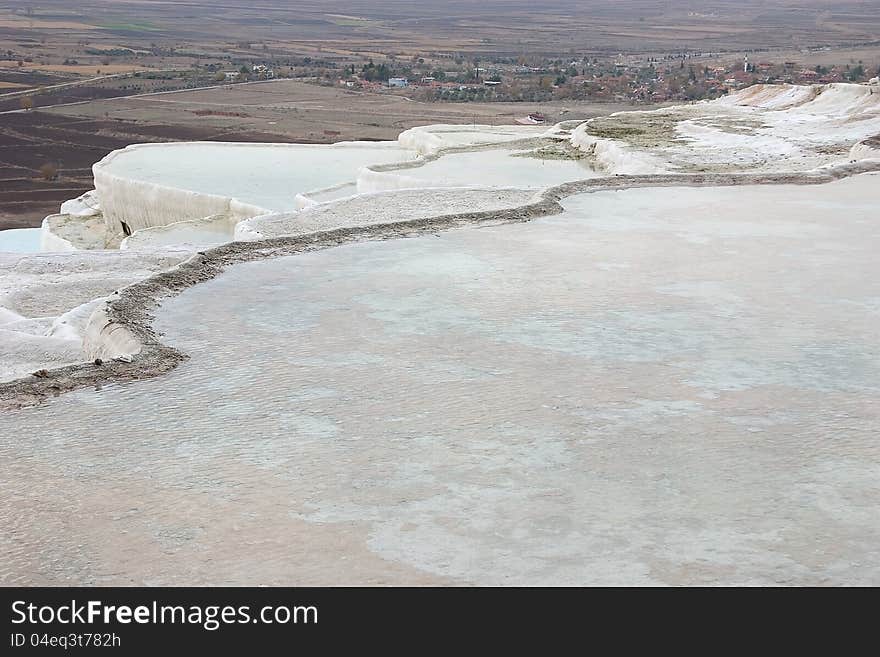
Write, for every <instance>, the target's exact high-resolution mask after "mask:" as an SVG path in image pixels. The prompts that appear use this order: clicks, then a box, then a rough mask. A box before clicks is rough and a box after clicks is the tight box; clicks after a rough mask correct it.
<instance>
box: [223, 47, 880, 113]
mask: <svg viewBox="0 0 880 657" xmlns="http://www.w3.org/2000/svg"><path fill="white" fill-rule="evenodd" d="M719 61H720V58H716V59H715V61H714V62H712V57H711V54H706V53H699V54H682V55H664V56H663V57H656V58H655V57H636V56H624V55H619V56H618V57H616V58H606V59H599V58H597V57H593V58H590V57H583V58H580V59H573V58H572V59H567V58H566V59H554V60H545V61H539V62H534V61H531V62H528V61H524V60H518V61H503V60H502V61H493V62H481V61H479V60H472V59H467V58H453V57H449V58H448V59H446V60H443V59H441V60H440V61H439V65H438V59H437V58H436V57H433V58H430V59H428V60H427V61H426V60H425V59H423V58H412V59H406V60H403V59H396V58H389V59H388V60H386V61H383V62H381V63H376V62H374V61H372V60H368V61H366V62H363V63H360V64H346V65H344V66H341V65H339V64H338V63H337V62H321V61H312V60H308V58H306V61H303V62H300V63H299V65H296V64H294V65H292V66H291V65H289V64H290V63H288V65H287V66H284V65H283V64H282V65H281V66H271V65H266V64H255V65H254V64H252V65H250V66H243V67H242V69H241V71H233V72H226V73H225V76H226V81H227V82H235V81H241V80H253V79H268V78H273V77H276V76H278V77H297V78H301V79H303V80H306V81H309V82H312V83H315V84H321V85H333V86H341V87H345V88H348V89H355V90H361V91H369V92H390V93H400V94H404V95H406V96H408V97H411V98H413V99H414V100H420V101H424V102H444V101H445V102H469V101H480V102H491V101H498V102H518V101H525V102H543V101H549V100H581V99H582V100H591V101H610V102H628V103H635V104H641V103H644V104H653V103H663V102H670V101H689V100H702V99H711V98H717V97H719V96H722V95H724V94H727V93H729V92H730V91H731V90H734V89H738V88H740V87H745V86H749V85H751V84H756V83H790V84H812V83H830V82H862V81H867V80H868V79H870V78H873V77H875V76H877V75H878V71H876V70H869V69H868V68H867V67H866V66H865V65H864V64H863V63H862V62H858V61H854V62H851V63H846V64H841V65H836V66H829V67H824V66H815V67H812V68H805V67H804V66H803V65H801V64H798V63H797V62H794V61H783V62H774V61H768V60H764V59H758V60H754V61H751V60H750V59H749V58H748V56H746V57H745V58H743V59H741V60H733V61H729V62H726V63H723V64H721V63H718V62H719Z"/></svg>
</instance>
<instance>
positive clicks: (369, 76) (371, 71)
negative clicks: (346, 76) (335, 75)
mask: <svg viewBox="0 0 880 657" xmlns="http://www.w3.org/2000/svg"><path fill="white" fill-rule="evenodd" d="M352 68H354V67H352ZM392 76H393V74H392V71H391V69H390V68H388V66H387V65H386V64H384V63H383V64H379V65H378V66H376V65H375V64H374V63H373V60H372V59H371V60H370V61H369V63H367V64H364V66H363V68H362V69H361V77H362V78H363V79H364V80H369V81H370V82H374V81H376V82H387V81H388V78H390V77H392Z"/></svg>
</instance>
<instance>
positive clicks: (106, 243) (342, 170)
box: [0, 84, 880, 379]
mask: <svg viewBox="0 0 880 657" xmlns="http://www.w3.org/2000/svg"><path fill="white" fill-rule="evenodd" d="M878 134H880V86H878V85H876V84H873V85H871V84H869V85H854V84H834V85H825V86H813V87H795V86H784V85H783V86H761V85H759V86H755V87H750V88H748V89H745V90H742V91H739V92H736V93H734V94H731V95H730V96H727V97H725V98H722V99H719V100H716V101H712V102H703V103H695V104H693V105H686V106H677V107H669V108H663V109H660V110H653V111H647V112H624V113H618V114H613V115H610V116H607V117H600V118H598V119H593V120H590V121H587V122H584V123H581V124H576V123H575V124H573V123H570V122H566V123H563V124H559V125H557V126H552V127H543V126H486V125H474V126H458V125H436V126H423V127H417V128H412V129H410V130H406V131H404V132H402V133H401V134H400V136H399V137H398V140H397V141H396V142H381V143H372V142H347V143H340V144H335V145H330V146H320V145H297V144H226V143H214V142H210V143H204V142H198V143H170V144H140V145H134V146H130V147H128V148H126V149H123V150H120V151H116V152H114V153H111V154H110V155H108V156H107V157H106V158H104V160H102V161H101V162H99V163H97V164H96V165H95V166H94V173H95V188H96V189H95V190H94V191H92V192H89V193H87V194H84V195H83V196H81V197H80V198H78V199H73V200H70V201H67V202H65V203H64V204H62V206H61V208H60V212H59V213H58V214H55V215H51V216H49V217H47V218H46V219H45V220H44V222H43V227H42V230H41V233H40V234H41V247H42V250H43V251H47V252H55V253H57V254H58V255H56V256H53V258H52V259H51V260H50V262H52V263H53V264H52V266H57V267H58V271H59V272H61V271H63V270H65V269H67V268H70V267H72V268H74V270H75V271H76V272H77V274H76V276H74V277H73V278H72V279H71V280H80V279H81V278H82V279H89V280H91V279H94V281H93V282H89V283H86V282H84V280H83V282H81V285H82V286H83V289H86V290H93V291H94V294H93V296H88V295H86V298H81V296H82V295H79V294H75V295H73V296H72V297H71V298H70V299H69V300H68V301H67V302H66V304H65V305H64V306H63V307H61V308H57V309H56V308H55V306H56V305H57V304H55V302H54V301H53V302H52V303H50V304H49V305H50V306H52V307H53V310H52V311H48V310H46V309H40V310H37V309H36V308H34V309H32V310H31V311H24V312H23V313H22V309H21V308H20V307H19V305H17V303H16V302H15V301H9V299H10V297H9V293H10V290H15V289H16V286H19V285H21V284H22V280H21V279H20V278H19V274H18V273H17V271H16V269H15V267H13V266H12V261H10V260H3V261H2V262H0V266H2V267H3V271H2V273H0V283H2V285H3V287H2V288H0V290H3V289H5V290H6V295H7V296H6V297H2V298H0V322H2V323H3V325H4V327H5V328H4V334H3V335H4V340H3V348H4V351H5V353H7V354H8V355H9V357H8V358H7V361H6V362H7V363H11V364H12V365H10V366H9V367H8V368H7V369H6V370H5V372H4V373H3V378H7V379H8V378H14V377H16V376H20V375H21V374H22V373H27V371H28V368H30V367H32V365H33V364H34V363H39V362H40V360H41V357H39V351H38V350H35V347H34V345H35V344H36V345H38V344H39V343H40V341H41V340H43V339H45V340H46V342H45V351H44V354H45V358H43V362H44V363H45V364H46V365H50V364H53V363H59V362H72V361H75V360H76V359H77V358H81V357H82V354H83V352H82V351H77V348H76V345H75V344H65V345H60V346H59V345H58V344H56V343H53V342H51V340H56V339H57V336H55V335H54V334H51V331H50V324H51V321H52V320H53V319H54V318H57V317H59V316H60V315H61V314H62V313H64V312H66V311H72V310H73V309H74V308H76V307H78V306H80V305H81V304H84V303H87V302H89V301H91V300H92V299H93V298H95V297H96V296H104V295H107V294H110V293H112V292H113V291H114V290H115V289H116V287H117V286H118V284H119V283H120V282H133V281H135V280H137V277H138V276H143V275H145V274H146V273H152V272H154V271H158V270H159V269H160V268H161V266H162V265H161V264H160V263H167V262H169V261H173V262H176V261H179V260H180V259H182V258H183V257H184V254H188V253H192V252H194V251H196V250H199V249H203V248H206V247H210V246H212V245H216V244H222V243H224V242H228V241H230V240H232V239H237V240H248V241H250V240H260V239H267V238H274V237H281V236H284V235H301V234H305V233H310V232H315V231H323V230H332V229H338V228H344V227H348V226H365V225H373V224H387V223H395V222H400V221H407V220H416V219H426V218H430V217H433V216H438V215H452V214H463V213H465V214H466V213H468V212H493V211H507V210H510V209H515V208H517V207H524V206H526V205H527V204H529V203H531V202H533V201H534V200H535V199H536V198H537V197H536V196H535V195H536V194H537V193H538V192H539V191H540V190H542V189H546V188H549V187H552V186H554V185H558V184H560V183H564V182H567V181H574V180H582V179H586V178H591V177H596V176H602V175H616V174H638V175H645V176H651V175H657V174H669V173H672V174H674V173H700V172H708V173H713V172H715V173H728V172H734V173H735V172H767V171H791V172H798V171H802V172H808V171H814V170H821V169H823V168H825V167H828V166H829V165H835V164H841V163H845V162H847V161H852V160H864V161H868V160H872V161H874V160H877V161H880V143H878V138H877V137H876V135H878ZM548 149H549V150H548ZM123 222H124V224H123ZM126 232H129V233H131V235H130V236H127V235H126V234H125V233H126ZM35 235H36V234H35V233H27V234H24V235H22V236H21V237H17V236H16V235H14V234H12V233H9V232H7V235H6V236H5V238H6V242H7V243H10V244H12V243H14V244H15V248H14V249H13V248H7V250H18V251H21V250H25V251H27V250H30V251H34V250H36V249H35V248H34V247H33V243H34V236H35ZM3 238H4V235H3V234H0V249H2V248H3V246H2V245H3ZM14 240H17V241H15V242H14ZM27 240H30V241H27ZM29 244H30V246H28V245H29ZM108 248H109V249H119V250H117V251H115V253H114V252H110V253H104V252H103V251H102V250H103V249H108ZM62 252H72V253H71V257H70V259H69V260H67V261H65V260H64V258H63V256H62V255H61V253H62ZM89 252H94V254H95V255H94V258H93V257H92V256H91V255H89ZM77 253H78V254H79V255H77V256H76V257H74V255H73V254H77ZM99 253H101V255H99ZM127 253H128V254H129V255H127ZM138 258H141V259H143V258H146V259H151V258H152V259H153V262H155V263H156V264H155V266H153V265H151V266H149V267H148V268H147V269H146V270H145V269H143V268H142V264H143V263H142V262H141V263H138V260H137V259H138ZM169 258H170V260H169ZM30 261H33V263H34V266H35V267H37V268H38V269H39V267H40V266H42V265H43V264H45V262H48V261H44V260H41V259H40V257H39V256H24V257H23V258H22V257H21V256H19V259H17V260H15V263H17V264H18V265H21V264H22V263H24V264H25V266H26V265H27V263H29V262H30ZM92 261H94V262H96V263H97V262H100V263H101V265H100V266H99V267H95V268H94V270H92V271H89V266H88V265H86V263H91V262H92ZM133 263H134V264H133ZM107 266H109V267H111V269H113V270H114V273H113V274H112V275H109V276H108V272H107V271H106V270H105V269H104V268H105V267H107ZM117 270H118V271H117ZM46 273H47V274H48V273H49V272H46ZM80 274H82V277H80ZM130 274H131V275H130ZM47 294H48V295H49V296H50V297H51V298H53V299H54V298H55V293H54V292H51V291H47ZM34 313H37V314H34ZM9 317H11V318H12V321H6V320H7V319H8V318H9ZM37 319H39V321H38V322H37V323H34V322H35V321H36V320H37ZM20 320H27V321H28V322H30V323H27V322H25V323H22V322H21V321H20ZM32 320H33V321H32ZM17 333H18V334H21V336H23V337H22V341H23V342H22V343H21V345H19V344H18V342H17V341H16V339H17ZM82 336H83V330H79V329H77V330H76V331H75V336H74V334H72V333H71V334H69V335H68V336H67V338H65V339H70V340H74V341H76V340H81V339H82ZM93 342H94V340H93ZM19 346H20V347H21V348H20V349H19ZM19 351H20V353H19ZM92 351H94V349H92ZM16 354H18V355H16ZM34 354H37V355H36V356H35V355H34ZM15 363H19V364H17V365H16V364H15Z"/></svg>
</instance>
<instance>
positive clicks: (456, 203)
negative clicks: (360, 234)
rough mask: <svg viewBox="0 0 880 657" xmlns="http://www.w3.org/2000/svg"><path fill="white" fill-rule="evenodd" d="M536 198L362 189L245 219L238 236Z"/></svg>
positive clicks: (516, 192)
mask: <svg viewBox="0 0 880 657" xmlns="http://www.w3.org/2000/svg"><path fill="white" fill-rule="evenodd" d="M536 199H537V195H536V194H535V192H533V191H530V190H521V189H410V190H401V191H396V192H378V193H368V194H358V195H356V196H351V197H350V198H346V199H343V200H339V201H335V202H333V203H323V204H320V205H313V206H311V207H309V208H307V209H305V210H302V211H300V212H294V213H281V214H270V215H264V216H262V217H255V218H253V219H246V220H244V221H242V222H240V223H239V224H238V225H237V226H236V233H235V237H236V239H238V240H243V241H251V240H260V239H267V238H272V237H280V236H283V235H301V234H304V233H311V232H316V231H323V230H332V229H334V228H345V227H349V226H369V225H373V224H386V223H395V222H398V221H412V220H415V219H427V218H430V217H438V216H442V215H452V214H468V213H473V212H489V211H494V210H507V209H511V208H517V207H522V206H524V205H527V204H528V203H531V202H533V201H535V200H536Z"/></svg>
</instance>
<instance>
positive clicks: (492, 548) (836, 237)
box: [0, 176, 880, 584]
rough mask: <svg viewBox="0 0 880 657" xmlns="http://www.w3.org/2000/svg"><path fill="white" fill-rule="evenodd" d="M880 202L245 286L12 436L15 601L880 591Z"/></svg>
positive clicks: (600, 213)
mask: <svg viewBox="0 0 880 657" xmlns="http://www.w3.org/2000/svg"><path fill="white" fill-rule="evenodd" d="M877 182H878V177H877V176H862V177H860V178H858V179H852V180H846V181H841V182H838V183H833V184H830V185H824V186H822V187H775V188H770V187H762V188H757V187H747V188H726V189H720V190H719V189H644V190H632V191H625V192H601V193H595V194H585V195H581V196H578V197H574V198H570V199H567V200H566V201H565V206H566V212H565V213H564V214H563V215H560V216H557V217H553V218H547V219H542V220H538V221H534V222H532V223H529V224H518V225H510V226H497V227H492V228H484V229H467V230H458V231H452V232H447V233H443V234H439V235H432V236H426V237H420V238H414V239H406V240H395V241H385V242H375V243H361V244H357V245H350V246H345V247H341V248H336V249H330V250H326V251H321V252H313V253H310V254H306V255H301V256H295V257H288V258H280V259H275V260H268V261H262V262H256V263H249V264H245V265H238V266H235V267H231V268H229V269H228V270H227V272H226V273H224V274H223V275H221V276H220V277H219V278H217V279H215V280H213V281H211V282H208V283H205V284H203V285H200V286H198V287H195V288H192V289H190V290H188V291H186V292H185V293H183V294H182V295H181V296H180V297H178V298H176V299H173V300H170V301H168V302H166V303H165V305H164V306H163V307H162V308H161V309H160V310H159V311H158V313H157V316H158V327H159V328H160V329H161V330H162V331H164V332H165V338H164V339H165V340H166V341H167V342H169V343H171V344H174V345H177V346H179V347H181V348H182V349H184V350H185V351H187V352H188V353H189V354H190V355H191V356H192V358H191V359H190V360H189V361H187V362H185V363H184V364H183V365H182V366H180V367H179V368H178V369H177V370H175V371H174V372H172V373H171V374H169V375H167V376H164V377H161V378H158V379H153V380H147V381H141V382H136V383H129V384H123V385H113V386H109V387H105V388H104V389H103V390H100V391H91V390H89V391H79V392H76V393H72V394H65V395H62V396H61V397H59V398H57V399H54V400H50V401H48V402H47V403H45V404H44V405H42V406H40V407H37V408H31V409H25V410H23V411H20V412H15V413H11V414H7V415H3V416H0V426H2V430H0V484H2V486H3V490H5V491H8V492H7V493H6V503H5V504H4V505H3V507H2V510H0V513H2V514H3V515H2V517H0V522H2V524H3V526H4V527H12V528H13V531H11V532H2V533H0V550H2V552H3V554H4V555H5V557H4V568H3V570H2V571H0V582H2V583H7V584H8V583H24V584H34V583H50V584H52V583H55V584H57V583H65V584H68V583H77V584H110V583H117V584H118V583H131V584H141V583H146V584H205V583H212V584H242V583H249V584H280V583H286V584H294V583H295V584H310V583H325V584H326V583H336V584H341V583H428V582H447V583H450V582H451V583H483V584H657V583H663V584H682V583H687V584H718V583H724V584H778V583H788V584H845V583H850V584H852V583H861V584H878V583H880V555H878V552H877V550H876V546H877V545H878V543H880V443H878V440H877V436H878V435H880V403H878V400H880V358H878V353H877V340H876V338H877V335H878V330H880V284H878V281H880V264H878V260H877V258H876V253H877V251H878V247H880V226H878V223H877V216H876V191H875V190H876V189H877Z"/></svg>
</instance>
